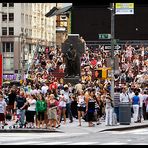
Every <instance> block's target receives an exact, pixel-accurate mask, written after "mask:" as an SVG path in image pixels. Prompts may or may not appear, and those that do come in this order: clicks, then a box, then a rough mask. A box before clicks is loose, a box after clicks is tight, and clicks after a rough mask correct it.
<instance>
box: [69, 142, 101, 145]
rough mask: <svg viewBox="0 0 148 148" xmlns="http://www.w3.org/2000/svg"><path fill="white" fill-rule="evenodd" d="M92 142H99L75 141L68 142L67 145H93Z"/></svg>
mask: <svg viewBox="0 0 148 148" xmlns="http://www.w3.org/2000/svg"><path fill="white" fill-rule="evenodd" d="M93 144H99V142H76V143H70V144H69V145H93Z"/></svg>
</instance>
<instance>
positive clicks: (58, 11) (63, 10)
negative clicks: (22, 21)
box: [45, 5, 72, 17]
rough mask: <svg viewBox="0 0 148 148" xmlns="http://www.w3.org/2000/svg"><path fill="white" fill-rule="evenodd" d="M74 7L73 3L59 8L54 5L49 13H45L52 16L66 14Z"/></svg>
mask: <svg viewBox="0 0 148 148" xmlns="http://www.w3.org/2000/svg"><path fill="white" fill-rule="evenodd" d="M71 8H72V5H70V6H67V7H64V8H61V9H57V8H56V7H53V8H52V9H51V10H50V11H49V12H48V13H47V14H45V16H46V17H52V16H54V15H60V14H66V13H67V12H68V11H70V10H71Z"/></svg>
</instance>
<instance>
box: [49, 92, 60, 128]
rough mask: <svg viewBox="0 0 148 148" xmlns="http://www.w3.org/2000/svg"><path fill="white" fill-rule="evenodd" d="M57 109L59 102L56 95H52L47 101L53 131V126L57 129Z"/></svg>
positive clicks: (50, 125)
mask: <svg viewBox="0 0 148 148" xmlns="http://www.w3.org/2000/svg"><path fill="white" fill-rule="evenodd" d="M57 107H58V102H57V100H56V99H55V96H54V94H50V98H49V99H48V100H47V115H48V119H49V128H50V129H52V126H54V128H53V129H55V128H56V123H57Z"/></svg>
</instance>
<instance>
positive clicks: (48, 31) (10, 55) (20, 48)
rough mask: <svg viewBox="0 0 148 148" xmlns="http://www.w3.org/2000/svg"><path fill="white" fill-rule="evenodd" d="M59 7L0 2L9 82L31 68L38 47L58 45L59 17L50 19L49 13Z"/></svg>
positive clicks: (0, 36) (0, 42)
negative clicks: (46, 15)
mask: <svg viewBox="0 0 148 148" xmlns="http://www.w3.org/2000/svg"><path fill="white" fill-rule="evenodd" d="M57 5H58V3H0V20H1V21H0V47H1V51H2V53H3V74H4V78H5V79H6V77H7V76H8V75H12V76H11V77H13V75H14V74H20V73H21V71H22V68H25V69H26V68H27V64H28V63H29V62H30V61H31V58H32V56H33V52H34V51H35V49H36V47H37V46H38V45H39V47H40V48H45V47H47V46H55V43H56V16H55V17H51V18H48V17H45V14H46V13H47V12H48V11H49V10H50V9H52V8H53V7H54V6H57ZM23 63H24V64H25V65H24V66H23ZM6 75H7V76H6Z"/></svg>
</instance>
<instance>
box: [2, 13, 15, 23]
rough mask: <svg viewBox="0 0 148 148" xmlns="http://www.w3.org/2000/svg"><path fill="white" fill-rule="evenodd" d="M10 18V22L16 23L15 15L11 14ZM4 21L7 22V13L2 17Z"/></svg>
mask: <svg viewBox="0 0 148 148" xmlns="http://www.w3.org/2000/svg"><path fill="white" fill-rule="evenodd" d="M8 16H9V21H14V13H9V14H8ZM2 21H7V14H6V13H5V14H3V15H2Z"/></svg>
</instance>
